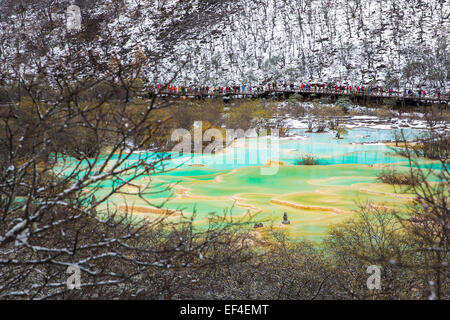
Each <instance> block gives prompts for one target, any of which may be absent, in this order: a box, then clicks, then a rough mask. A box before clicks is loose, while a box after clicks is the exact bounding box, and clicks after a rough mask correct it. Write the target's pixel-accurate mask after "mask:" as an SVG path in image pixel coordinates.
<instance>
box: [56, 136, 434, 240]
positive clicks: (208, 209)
mask: <svg viewBox="0 0 450 320" xmlns="http://www.w3.org/2000/svg"><path fill="white" fill-rule="evenodd" d="M291 133H293V134H295V135H296V136H295V137H291V138H283V139H269V140H266V141H264V140H261V139H259V140H257V139H254V138H253V139H246V140H241V141H238V142H235V143H234V144H233V145H232V146H230V147H228V148H227V149H226V150H225V151H224V152H222V153H219V154H214V155H211V154H209V155H192V154H185V155H182V156H175V155H172V158H173V159H172V160H167V161H164V162H163V163H161V164H160V165H159V167H157V168H156V171H158V170H161V169H163V168H164V169H165V170H166V172H163V173H155V174H151V175H149V176H148V175H144V176H142V177H140V178H139V179H137V180H134V181H133V185H127V184H126V181H127V180H128V179H130V178H131V177H132V176H133V174H132V173H130V174H129V175H128V176H126V175H125V176H123V177H121V178H120V179H115V180H111V181H107V182H103V183H101V184H99V185H96V187H99V188H98V190H97V191H96V197H97V198H101V197H102V196H105V195H106V194H108V193H109V192H110V191H111V188H113V187H117V186H120V185H123V190H124V191H125V193H124V194H116V195H114V196H112V197H111V198H110V199H109V200H108V201H107V202H106V203H105V206H106V204H108V205H109V206H110V207H111V206H115V207H117V208H118V209H119V210H121V211H123V212H125V211H128V212H129V213H133V214H134V215H136V216H143V217H146V218H149V219H152V218H156V217H159V216H161V214H165V215H167V213H169V212H170V213H171V215H170V218H169V219H182V216H188V217H189V216H190V215H192V214H194V212H195V216H196V224H197V225H198V226H199V227H201V226H206V225H207V222H208V218H209V217H210V216H211V215H212V214H218V215H222V214H224V213H227V214H232V215H233V216H234V217H236V218H244V217H247V216H249V215H251V216H252V217H253V220H254V221H258V222H263V223H264V225H265V228H262V229H258V232H260V233H262V234H264V233H265V232H266V231H267V230H268V228H267V227H268V226H270V227H272V228H273V229H275V230H280V231H283V232H287V233H288V234H289V236H290V237H291V238H293V239H303V238H306V239H309V240H320V239H323V237H324V236H325V235H326V233H327V229H328V228H329V226H331V225H333V224H335V223H338V222H341V221H343V220H344V219H346V218H348V217H351V216H352V215H354V210H355V209H357V208H358V203H362V202H367V201H371V202H377V203H379V204H380V205H382V206H384V207H386V208H399V207H404V206H406V205H407V203H408V201H409V200H408V197H407V196H403V197H402V196H397V195H395V194H394V190H393V188H392V187H390V186H388V185H384V184H382V183H379V182H378V180H377V176H378V174H379V173H380V172H381V171H382V170H384V169H385V168H387V167H389V168H392V167H394V168H396V169H397V170H399V171H402V170H408V163H407V162H406V161H405V159H403V158H401V157H399V156H397V155H396V154H395V152H394V151H393V149H392V148H391V147H388V146H387V145H385V144H382V143H376V142H379V141H390V140H394V138H395V134H396V131H394V130H376V129H366V128H355V129H352V130H349V132H348V134H347V135H346V136H344V139H342V140H337V139H335V135H334V134H333V133H332V132H328V133H321V134H315V133H306V132H305V130H292V132H291ZM419 134H421V131H418V130H412V129H409V130H405V135H406V136H407V137H408V138H410V139H412V138H413V137H414V136H415V135H419ZM305 155H311V156H313V157H314V158H315V159H318V161H319V165H318V166H299V165H295V164H296V163H297V161H298V160H301V159H302V157H303V156H305ZM160 157H161V155H160V154H155V153H139V154H134V155H132V156H131V157H130V158H129V159H128V160H127V161H125V162H124V163H123V164H122V166H121V167H122V168H126V167H128V166H130V165H133V164H135V163H136V161H140V160H145V161H146V162H148V163H151V162H152V161H154V160H155V159H158V158H160ZM118 158H119V156H118V155H115V156H114V157H113V159H112V161H111V162H112V163H114V162H115V161H117V160H118ZM103 161H104V159H103ZM68 163H69V162H68V161H65V164H66V165H67V164H68ZM74 164H75V161H73V162H72V164H71V166H73V165H74ZM86 164H87V162H86V163H84V164H82V165H86ZM101 165H102V163H101V161H100V163H97V164H96V166H97V167H99V166H101ZM269 165H270V166H269ZM434 165H436V164H434ZM69 167H70V166H69ZM437 168H438V166H437V165H436V169H437ZM267 169H271V170H269V171H266V172H265V171H264V170H267ZM64 171H65V172H68V171H70V168H68V167H67V166H65V167H64ZM139 187H140V188H141V189H142V190H143V189H144V188H146V187H150V189H149V192H146V193H144V194H142V195H141V196H138V194H137V190H138V188H139ZM284 212H286V213H287V214H288V216H289V219H290V221H291V225H290V226H285V225H282V224H281V220H282V216H283V214H284Z"/></svg>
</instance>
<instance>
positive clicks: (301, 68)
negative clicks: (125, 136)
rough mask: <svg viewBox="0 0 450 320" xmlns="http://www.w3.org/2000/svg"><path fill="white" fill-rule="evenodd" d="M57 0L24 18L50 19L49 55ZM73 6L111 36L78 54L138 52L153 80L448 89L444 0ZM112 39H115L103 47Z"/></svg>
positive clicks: (55, 35) (128, 1) (192, 0)
mask: <svg viewBox="0 0 450 320" xmlns="http://www.w3.org/2000/svg"><path fill="white" fill-rule="evenodd" d="M45 1H47V0H45ZM45 1H43V2H45ZM50 2H52V3H55V1H50ZM56 2H57V3H58V6H55V5H54V4H53V5H52V6H50V7H45V6H41V7H39V6H38V7H36V6H34V7H32V8H33V9H32V10H34V11H31V12H28V13H27V15H28V18H27V22H28V23H29V27H30V28H33V27H34V26H35V25H37V24H36V21H39V20H42V19H46V18H47V16H51V17H53V20H54V21H52V28H53V29H52V28H49V31H48V32H47V33H46V34H45V35H43V34H42V32H41V34H40V36H39V37H40V40H42V39H45V41H44V40H42V41H43V42H44V43H45V45H47V46H48V47H50V48H51V50H52V55H57V54H61V53H62V52H64V51H65V50H66V49H67V47H66V46H65V45H64V42H63V41H62V38H61V37H62V36H63V34H64V32H61V30H60V31H58V30H59V29H57V28H63V26H64V21H63V20H64V8H65V6H66V5H68V4H69V3H71V2H72V1H56ZM75 3H78V4H79V5H80V6H81V7H82V12H83V23H84V24H88V23H91V22H92V20H95V19H96V17H97V18H98V17H103V18H104V17H105V16H107V19H104V20H105V21H106V22H104V23H106V25H107V29H106V30H108V36H107V35H106V34H105V33H104V32H105V31H104V30H105V29H98V30H102V31H101V32H100V31H98V30H97V32H98V34H96V35H95V37H92V39H93V40H92V41H90V42H89V45H88V46H87V47H84V48H83V50H86V52H87V51H88V50H91V52H97V53H99V54H102V52H106V51H108V54H111V52H112V51H111V50H110V49H111V48H113V49H114V50H113V51H114V52H115V53H116V54H117V55H118V56H120V57H122V58H126V57H128V59H132V57H133V54H132V53H133V51H135V50H136V48H139V49H140V50H143V51H144V52H145V55H146V56H147V57H149V58H150V59H148V60H147V63H146V66H145V68H144V72H145V77H146V78H147V79H148V81H149V82H150V83H165V82H167V81H169V80H171V79H174V82H176V83H178V84H184V85H191V84H195V85H204V84H207V85H231V84H252V85H259V84H263V83H267V82H269V81H278V82H286V83H297V84H298V83H300V82H302V81H304V82H333V83H337V84H345V83H349V84H366V85H373V86H374V85H382V86H389V87H397V88H404V87H408V88H418V87H424V88H440V89H441V92H442V91H446V90H448V89H450V54H449V53H450V49H449V48H450V43H449V41H450V40H449V38H450V37H449V35H450V5H449V2H448V1H446V0H295V1H292V0H189V1H186V0H166V1H163V0H99V1H92V0H79V1H75ZM51 10H53V11H51ZM48 11H51V14H48ZM33 12H34V14H33ZM105 12H107V13H105ZM5 21H7V20H5ZM11 21H14V19H12V20H11V17H10V20H9V21H7V22H5V24H4V25H3V27H4V29H5V30H6V28H7V27H8V28H11ZM58 23H59V24H58ZM88 27H89V26H88ZM88 27H86V28H85V29H84V30H85V31H86V30H90V32H94V33H95V31H96V30H95V29H96V27H91V28H90V29H89V28H88ZM16 28H22V29H23V26H16ZM55 28H56V29H55ZM92 29H94V31H92ZM102 32H103V34H102ZM0 33H1V32H0ZM111 34H113V35H114V36H113V42H114V43H113V44H111V43H109V45H108V50H105V49H104V48H105V41H110V42H111ZM108 37H109V38H108ZM108 39H109V40H108ZM31 41H35V40H34V39H31ZM14 45H16V44H15V43H14ZM5 46H6V44H5ZM105 56H106V54H105ZM44 62H45V59H44ZM153 62H155V63H153Z"/></svg>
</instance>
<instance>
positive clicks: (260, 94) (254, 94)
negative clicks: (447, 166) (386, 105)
mask: <svg viewBox="0 0 450 320" xmlns="http://www.w3.org/2000/svg"><path fill="white" fill-rule="evenodd" d="M142 94H144V93H142ZM294 94H297V95H300V96H303V97H310V96H312V95H315V96H316V97H318V98H321V97H332V98H335V99H337V98H339V97H340V96H347V97H350V98H355V99H358V100H381V99H396V100H397V101H405V102H406V103H411V102H413V103H414V102H415V103H424V104H430V103H431V104H433V103H434V104H444V105H448V104H449V103H450V97H448V96H444V95H442V96H441V97H440V98H439V97H437V96H418V95H400V94H398V93H392V94H388V93H386V92H383V93H381V92H380V93H378V92H375V93H370V94H369V93H368V92H348V91H335V90H322V89H319V90H314V89H298V90H289V89H286V90H264V91H261V90H257V91H244V92H241V91H237V92H234V91H230V92H220V93H219V92H213V91H209V92H206V91H187V92H174V91H169V90H163V91H159V92H148V93H147V95H148V96H158V97H178V98H183V97H184V98H198V99H205V98H209V99H214V98H234V99H247V98H254V99H258V98H270V97H280V98H288V97H289V96H291V95H294Z"/></svg>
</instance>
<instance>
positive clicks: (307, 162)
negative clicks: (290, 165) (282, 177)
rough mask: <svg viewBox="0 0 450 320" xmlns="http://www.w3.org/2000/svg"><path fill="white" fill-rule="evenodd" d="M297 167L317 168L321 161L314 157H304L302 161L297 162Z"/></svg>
mask: <svg viewBox="0 0 450 320" xmlns="http://www.w3.org/2000/svg"><path fill="white" fill-rule="evenodd" d="M296 165H297V166H317V165H319V161H318V160H316V159H315V158H314V157H313V156H309V155H308V156H304V157H303V158H302V160H298V161H297V162H296Z"/></svg>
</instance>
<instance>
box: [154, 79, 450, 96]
mask: <svg viewBox="0 0 450 320" xmlns="http://www.w3.org/2000/svg"><path fill="white" fill-rule="evenodd" d="M149 91H150V92H152V93H158V94H164V93H176V94H180V95H183V94H191V95H206V94H243V95H252V94H261V93H264V92H286V91H288V92H294V91H299V92H301V91H305V92H311V91H312V92H333V93H340V94H342V93H347V94H367V95H381V96H390V95H395V96H402V95H403V96H409V97H416V96H418V97H433V98H435V97H437V98H439V99H440V98H441V91H440V90H439V89H437V90H428V91H427V90H423V89H416V90H413V89H405V90H404V91H403V92H402V91H394V89H393V88H384V87H370V86H359V85H354V86H352V85H335V84H326V83H322V84H317V83H315V84H309V83H300V84H293V83H291V84H279V83H276V82H272V83H268V84H266V85H259V86H249V85H239V86H238V85H233V86H225V87H221V86H211V87H210V86H175V85H168V86H163V85H156V86H151V87H150V88H149ZM447 95H448V96H450V91H449V93H448V94H447Z"/></svg>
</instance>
